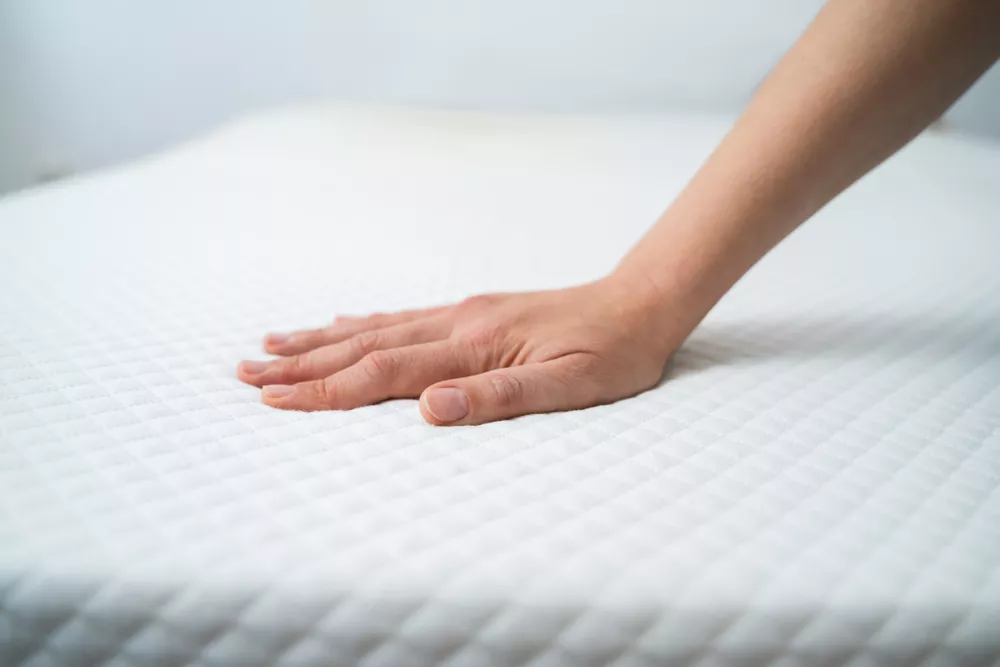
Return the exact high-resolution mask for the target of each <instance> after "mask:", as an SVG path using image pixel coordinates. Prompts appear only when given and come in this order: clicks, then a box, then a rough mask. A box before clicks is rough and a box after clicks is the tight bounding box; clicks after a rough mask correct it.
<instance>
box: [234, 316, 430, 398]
mask: <svg viewBox="0 0 1000 667" xmlns="http://www.w3.org/2000/svg"><path fill="white" fill-rule="evenodd" d="M445 324H446V323H445V322H444V320H442V319H440V318H431V319H423V320H418V321H416V322H409V323H406V324H397V325H396V326H392V327H388V328H385V329H376V330H374V331H365V332H364V333H360V334H357V335H356V336H353V337H351V338H348V339H347V340H345V341H342V342H340V343H334V344H333V345H325V346H323V347H318V348H316V349H315V350H310V351H309V352H304V353H302V354H297V355H294V356H291V357H282V358H280V359H274V360H272V361H243V362H241V363H240V365H239V370H238V372H237V375H238V377H239V378H240V379H241V380H243V381H244V382H247V383H249V384H252V385H256V386H258V387H262V386H264V385H266V384H297V383H299V382H305V381H307V380H318V379H320V378H325V377H327V376H328V375H333V374H334V373H336V372H337V371H341V370H343V369H345V368H347V367H348V366H351V365H353V364H356V363H357V362H359V361H361V359H362V358H364V356H365V355H366V354H370V353H372V352H375V351H376V350H389V349H392V348H394V347H404V346H407V345H416V344H419V343H429V342H431V341H435V340H441V339H443V338H446V337H447V336H448V328H447V326H445Z"/></svg>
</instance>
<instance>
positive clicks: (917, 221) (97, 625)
mask: <svg viewBox="0 0 1000 667" xmlns="http://www.w3.org/2000/svg"><path fill="white" fill-rule="evenodd" d="M727 126H728V120H727V119H725V118H705V117H702V118H689V117H615V118H555V117H553V118H528V117H503V118H498V117H488V116H476V115H459V114H446V113H429V112H395V111H377V110H352V109H342V108H330V109H311V110H298V111H288V112H281V113H274V114H271V115H266V116H261V117H257V118H252V119H249V120H246V121H243V122H239V123H236V124H234V125H232V126H230V127H228V128H225V129H223V130H221V131H219V132H218V133H216V134H214V135H211V136H209V137H206V138H204V139H201V140H198V141H195V142H193V143H191V144H189V145H187V146H183V147H181V148H178V149H176V150H174V151H172V152H170V153H167V154H164V155H160V156H157V157H154V158H152V159H149V160H146V161H144V162H141V163H136V164H132V165H128V166H126V167H124V168H120V169H115V170H110V171H106V172H103V173H100V174H97V175H95V176H90V177H86V178H81V179H77V180H73V181H69V182H65V183H62V184H56V185H51V186H47V187H45V188H42V189H37V190H33V191H28V192H24V193H21V194H18V195H14V196H10V197H8V198H6V199H5V200H3V201H0V265H2V267H3V279H2V280H3V289H2V291H0V664H2V665H25V666H30V667H43V666H55V665H106V666H108V667H125V666H126V665H163V666H174V665H219V666H226V667H228V666H240V667H244V666H249V665H281V666H293V665H294V666H301V667H306V666H309V667H311V666H320V665H323V666H329V665H363V666H366V667H375V666H380V665H387V666H388V665H391V666H408V665H454V666H465V665H533V666H538V667H541V666H545V667H550V666H551V667H554V666H557V665H617V666H620V667H625V666H628V667H633V666H635V667H638V666H646V665H665V664H669V665H698V666H704V667H709V666H716V665H718V666H723V665H797V664H816V665H853V666H857V667H862V666H869V665H896V664H898V665H904V664H905V665H952V664H954V665H991V664H996V663H997V662H998V661H1000V633H998V628H1000V268H998V264H1000V260H998V253H1000V188H998V187H997V185H998V182H997V180H996V178H997V177H996V175H997V174H998V173H1000V148H998V147H996V146H993V147H990V146H988V145H977V144H975V143H972V142H970V141H968V140H963V139H960V138H949V137H940V136H925V137H922V138H920V139H919V140H918V141H917V142H916V143H915V144H913V145H912V146H911V147H910V148H908V149H906V150H905V151H904V152H903V153H902V154H901V155H900V156H898V157H896V158H894V159H893V160H891V161H890V162H889V163H887V164H886V165H885V166H883V167H881V168H880V169H878V170H877V171H876V172H875V173H874V174H873V175H871V176H870V177H868V178H866V179H865V180H863V181H862V182H861V183H859V184H858V185H857V186H856V187H855V188H854V189H853V190H852V191H850V192H849V193H848V194H846V195H845V196H843V197H841V198H840V199H838V200H837V201H836V202H834V203H833V204H832V205H831V206H830V207H828V208H827V209H826V210H825V211H823V212H822V213H821V214H820V215H819V216H818V218H817V219H815V220H814V221H812V222H810V223H809V224H808V225H807V226H805V227H804V228H803V229H801V230H800V231H798V232H797V233H796V234H794V235H793V236H792V237H791V238H789V239H788V240H787V241H786V242H785V243H784V244H782V245H781V246H780V247H779V248H778V249H777V250H776V251H775V252H774V253H773V254H772V255H771V256H769V257H768V258H767V259H766V260H765V261H764V262H763V263H762V264H761V265H759V266H758V267H757V268H756V269H754V271H753V272H751V274H750V275H749V276H747V277H746V278H745V279H744V280H743V281H742V282H741V283H740V284H739V285H738V286H737V287H736V289H735V290H734V291H733V292H732V293H731V294H730V295H728V296H727V297H726V299H725V300H724V301H723V302H722V303H721V304H720V305H719V307H718V308H717V309H716V310H715V311H714V312H713V313H712V314H711V315H710V316H709V318H708V319H707V320H706V322H705V323H704V324H703V326H702V327H701V328H699V330H698V331H697V332H696V333H695V334H694V335H693V337H692V338H691V339H690V340H689V341H688V342H687V343H686V344H685V346H684V347H683V348H682V349H681V350H680V352H679V353H678V354H677V355H676V357H675V359H674V360H673V362H672V364H671V366H670V368H669V370H668V373H667V375H666V378H665V380H664V382H663V383H662V384H661V385H660V386H659V387H657V388H656V389H654V390H652V391H650V392H647V393H645V394H642V395H641V396H638V397H636V398H633V399H630V400H626V401H622V402H619V403H616V404H613V405H608V406H603V407H598V408H593V409H589V410H583V411H578V412H572V413H564V414H553V415H540V416H530V417H524V418H520V419H515V420H512V421H507V422H502V423H496V424H489V425H485V426H476V427H461V428H434V427H431V426H429V425H427V424H425V423H424V422H423V421H422V420H421V419H420V417H419V414H418V412H417V408H416V404H415V402H414V401H408V400H407V401H392V402H388V403H384V404H381V405H377V406H373V407H367V408H363V409H359V410H355V411H351V412H329V413H313V414H303V413H290V412H281V411H276V410H273V409H270V408H267V407H264V406H262V405H261V404H259V402H258V392H257V390H255V389H253V388H251V387H247V386H244V385H242V384H241V383H239V382H238V381H237V380H236V379H235V377H234V370H235V364H236V362H237V361H238V360H240V359H242V358H253V357H254V356H259V355H260V352H259V340H260V338H261V336H262V334H263V333H264V332H266V331H273V330H287V329H291V328H297V327H303V326H314V325H317V324H321V323H323V322H325V321H327V320H328V319H329V318H331V317H332V316H333V315H334V314H336V313H341V312H350V313H359V312H369V311H373V310H389V309H395V308H401V307H416V306H421V305H427V304H432V303H440V302H446V301H451V300H454V299H458V298H461V297H463V296H466V295H468V294H471V293H475V292H481V291H488V290H514V289H529V288H541V287H548V286H554V285H564V284H571V283H573V282H577V281H581V280H586V279H589V278H593V277H595V276H597V275H600V274H601V273H602V272H604V271H606V270H608V269H609V268H611V267H612V266H613V265H614V263H615V262H616V261H617V259H618V258H619V257H620V256H621V255H622V253H623V252H624V251H625V250H626V249H627V248H628V247H629V246H630V245H631V244H632V243H634V242H635V240H636V239H638V238H639V236H640V235H641V233H642V231H643V230H644V228H645V227H646V226H647V225H649V224H650V223H651V222H652V221H653V220H654V219H655V217H656V216H657V215H658V213H659V212H660V210H661V209H662V207H664V206H665V205H666V204H667V203H668V202H669V200H670V199H671V197H672V196H673V195H674V194H675V193H676V192H677V191H678V190H679V189H680V188H681V187H682V186H683V184H684V182H685V180H686V179H687V178H689V177H690V175H691V173H692V172H693V170H694V169H695V168H696V167H697V165H698V164H699V162H700V161H701V160H702V159H703V158H704V157H705V156H706V155H707V154H708V152H709V151H710V150H711V148H712V147H713V146H714V144H715V143H716V142H717V141H718V140H719V138H720V137H721V136H722V134H723V133H724V131H725V130H726V128H727ZM719 196H725V193H722V192H720V193H719Z"/></svg>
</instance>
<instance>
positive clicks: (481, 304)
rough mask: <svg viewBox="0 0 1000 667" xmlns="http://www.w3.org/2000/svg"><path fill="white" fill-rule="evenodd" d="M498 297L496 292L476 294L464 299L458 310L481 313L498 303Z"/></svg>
mask: <svg viewBox="0 0 1000 667" xmlns="http://www.w3.org/2000/svg"><path fill="white" fill-rule="evenodd" d="M498 299H499V297H498V296H497V295H496V294H476V295H475V296H470V297H467V298H465V299H463V300H462V301H461V302H460V303H459V304H458V310H459V312H462V313H481V312H482V311H484V310H486V309H488V308H490V307H491V306H494V305H496V303H497V300H498Z"/></svg>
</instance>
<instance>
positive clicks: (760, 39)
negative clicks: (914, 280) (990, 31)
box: [0, 0, 1000, 192]
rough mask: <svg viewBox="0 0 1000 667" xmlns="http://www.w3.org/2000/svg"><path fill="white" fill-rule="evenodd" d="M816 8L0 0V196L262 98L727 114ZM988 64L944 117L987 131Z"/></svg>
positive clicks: (165, 139) (598, 1)
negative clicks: (724, 111)
mask: <svg viewBox="0 0 1000 667" xmlns="http://www.w3.org/2000/svg"><path fill="white" fill-rule="evenodd" d="M821 4H822V3H821V1H820V0H757V1H755V2H743V1H741V0H707V1H704V0H703V1H699V2H693V1H691V0H688V1H687V2H677V1H668V0H488V1H487V0H284V1H281V2H278V1H276V0H171V1H169V2H168V1H167V0H160V1H158V2H155V1H153V0H149V1H143V2H137V1H135V0H0V192H3V191H7V190H11V189H14V188H18V187H22V186H25V185H28V184H30V183H33V182H36V181H38V180H39V179H43V178H45V177H47V176H54V175H58V174H63V173H71V172H75V171H80V170H84V169H88V168H92V167H95V166H100V165H105V164H111V163H114V162H117V161H121V160H126V159H129V158H132V157H135V156H137V155H141V154H143V153H145V152H148V151H151V150H155V149H158V148H161V147H164V146H166V145H169V144H170V143H172V142H175V141H178V140H181V139H183V138H185V137H188V136H191V135H192V134H197V133H199V132H204V131H206V130H208V129H210V128H211V127H213V126H215V125H217V124H219V123H221V122H223V121H225V120H227V119H229V118H231V117H233V116H234V115H239V114H243V113H247V112H249V111H252V110H253V109H256V108H260V107H268V106H275V105H286V104H293V103H299V102H304V101H313V100H357V101H368V102H404V103H418V104H426V105H434V106H452V107H464V108H512V109H528V110H543V111H561V110H573V111H580V110H610V109H617V110H650V109H666V108H694V109H705V108H708V109H730V110H737V109H739V107H740V106H741V105H742V104H743V103H745V101H746V100H747V98H748V97H749V95H750V94H751V92H752V90H753V88H754V87H755V86H756V85H757V84H758V83H759V81H760V80H761V78H762V77H763V76H764V75H765V74H766V72H767V71H768V69H769V68H770V67H771V66H772V65H773V64H774V63H775V62H776V61H777V60H778V58H779V57H780V55H781V53H782V52H783V51H784V50H785V49H786V48H787V47H788V46H789V45H790V44H791V43H792V41H794V39H795V37H796V35H797V34H798V33H799V32H800V31H801V30H802V28H803V27H804V26H805V25H806V23H807V22H808V21H809V20H810V18H811V17H812V16H813V15H814V14H815V12H816V11H817V10H818V8H819V7H820V5H821ZM998 69H1000V68H994V70H993V71H991V72H990V73H989V74H988V75H987V76H986V77H985V78H984V79H983V80H982V81H981V82H980V83H979V84H978V85H977V87H976V88H974V89H973V90H972V91H971V92H970V94H969V95H967V96H966V98H965V99H963V100H962V101H961V102H960V103H959V104H958V105H957V107H956V108H955V109H954V110H953V111H952V113H951V114H950V115H949V116H948V124H947V125H948V127H950V128H952V129H953V130H957V131H963V132H978V133H981V134H985V135H989V136H992V137H1000V71H998Z"/></svg>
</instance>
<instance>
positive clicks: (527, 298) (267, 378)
mask: <svg viewBox="0 0 1000 667" xmlns="http://www.w3.org/2000/svg"><path fill="white" fill-rule="evenodd" d="M645 302H646V300H645V299H643V298H641V297H640V291H639V290H636V289H634V287H633V288H630V287H629V286H627V285H624V284H620V283H617V282H615V281H613V280H611V279H604V280H601V281H597V282H594V283H589V284H586V285H582V286H579V287H572V288H568V289H561V290H553V291H545V292H528V293H514V294H488V295H482V296H475V297H472V298H470V299H466V300H465V301H462V302H461V303H458V304H455V305H451V306H444V307H440V308H431V309H427V310H415V311H405V312H398V313H391V314H378V315H371V316H368V317H338V318H337V319H336V320H335V321H334V323H333V324H332V325H330V326H328V327H326V328H323V329H313V330H308V331H297V332H294V333H292V334H288V335H285V334H271V335H269V336H268V337H267V338H266V339H265V344H264V349H265V350H266V351H267V352H270V353H272V354H276V355H281V358H279V359H274V360H272V361H244V362H242V363H241V364H240V366H239V370H238V375H239V378H240V379H242V380H243V381H244V382H248V383H250V384H252V385H255V386H258V387H263V391H262V400H263V402H264V403H266V404H268V405H271V406H273V407H276V408H283V409H289V410H329V409H334V410H346V409H350V408H355V407H360V406H363V405H370V404H372V403H378V402H380V401H383V400H386V399H391V398H416V397H420V411H421V413H422V414H423V416H424V418H425V419H426V420H427V421H428V422H430V423H432V424H438V425H444V424H455V425H463V424H480V423H483V422H489V421H495V420H500V419H507V418H510V417H515V416H518V415H523V414H529V413H537V412H554V411H560V410H573V409H578V408H585V407H589V406H593V405H598V404H603V403H609V402H612V401H615V400H618V399H621V398H625V397H628V396H632V395H634V394H637V393H639V392H641V391H644V390H646V389H649V388H650V387H652V386H654V385H655V384H656V383H657V382H658V381H659V379H660V377H661V375H662V373H663V367H664V365H665V363H666V361H667V359H668V357H669V356H670V354H671V353H672V352H673V351H674V349H675V348H676V346H677V345H679V344H680V342H681V339H682V338H683V337H681V338H680V339H678V337H677V336H670V335H669V332H664V331H656V327H655V326H653V325H652V319H653V318H652V317H651V315H650V312H649V311H650V309H649V308H646V307H645V305H644V303H645ZM685 333H686V332H685Z"/></svg>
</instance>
